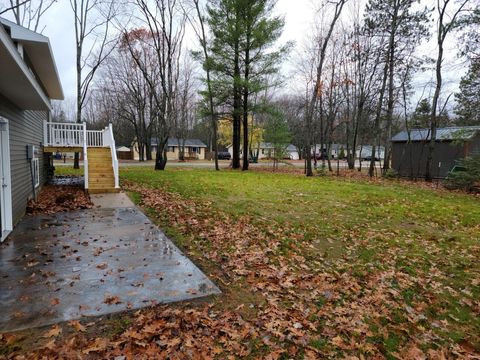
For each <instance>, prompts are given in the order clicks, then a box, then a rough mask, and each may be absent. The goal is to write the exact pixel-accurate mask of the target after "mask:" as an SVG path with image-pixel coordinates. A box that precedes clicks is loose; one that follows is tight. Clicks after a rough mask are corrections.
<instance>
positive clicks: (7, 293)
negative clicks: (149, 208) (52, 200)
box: [0, 193, 220, 332]
mask: <svg viewBox="0 0 480 360" xmlns="http://www.w3.org/2000/svg"><path fill="white" fill-rule="evenodd" d="M92 200H93V202H94V203H95V205H96V206H97V208H95V209H90V210H82V211H75V212H70V213H59V214H56V215H53V216H49V215H45V216H34V217H25V218H24V219H23V220H22V221H21V222H20V224H19V225H17V226H16V228H15V230H14V231H13V233H12V234H11V236H10V237H9V239H7V241H6V242H5V243H4V244H2V245H0V304H1V311H0V332H4V331H14V330H20V329H25V328H31V327H38V326H44V325H49V324H53V323H57V322H61V321H65V320H71V319H78V318H81V317H83V316H97V315H104V314H109V313H113V312H118V311H123V310H128V309H138V308H142V307H145V306H150V305H154V304H159V303H168V302H173V301H182V300H188V299H194V298H198V297H202V296H206V295H210V294H218V293H220V291H219V289H218V288H217V287H216V286H215V285H214V284H213V283H212V282H211V281H210V280H209V279H208V278H207V277H206V276H205V275H204V274H203V273H202V272H201V271H200V270H199V269H198V268H197V267H196V266H195V265H194V264H193V263H192V262H191V261H190V260H189V259H188V258H187V257H185V255H183V254H182V253H181V252H180V251H179V250H178V249H177V248H176V247H175V245H173V243H172V242H171V241H170V240H169V239H168V238H167V237H166V236H165V235H164V234H163V232H162V231H161V230H160V229H159V228H157V227H156V226H155V225H154V224H152V223H151V221H150V220H149V219H148V218H147V217H146V216H145V215H144V214H143V213H142V212H141V211H140V210H139V209H138V208H136V207H135V206H134V205H133V204H132V202H131V201H130V199H128V197H127V196H126V195H125V194H122V193H120V194H101V195H95V196H92Z"/></svg>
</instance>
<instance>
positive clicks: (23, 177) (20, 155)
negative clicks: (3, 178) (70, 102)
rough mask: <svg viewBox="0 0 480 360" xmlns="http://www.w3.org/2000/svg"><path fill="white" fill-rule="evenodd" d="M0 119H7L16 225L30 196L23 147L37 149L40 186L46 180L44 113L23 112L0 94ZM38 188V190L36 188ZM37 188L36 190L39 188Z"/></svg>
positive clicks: (28, 172) (29, 175)
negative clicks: (43, 145) (29, 146)
mask: <svg viewBox="0 0 480 360" xmlns="http://www.w3.org/2000/svg"><path fill="white" fill-rule="evenodd" d="M0 116H2V117H4V118H5V119H7V120H8V123H9V132H10V139H9V140H10V167H11V177H12V213H13V223H14V224H16V223H17V222H18V221H20V219H21V218H22V217H23V215H24V214H25V209H26V206H27V202H28V200H29V199H31V198H32V197H33V194H32V192H33V191H32V187H33V186H32V174H31V165H30V162H29V161H28V160H27V145H29V144H31V145H36V146H38V147H39V175H40V187H41V185H43V184H44V182H45V180H46V170H45V167H46V166H47V161H46V159H45V158H44V154H43V149H42V146H41V145H42V142H43V120H46V119H47V116H48V113H47V111H23V110H20V109H18V108H17V107H16V106H15V105H13V104H12V103H11V102H10V101H8V99H6V98H5V97H3V96H2V95H0ZM40 187H39V188H40ZM39 188H37V190H38V189H39Z"/></svg>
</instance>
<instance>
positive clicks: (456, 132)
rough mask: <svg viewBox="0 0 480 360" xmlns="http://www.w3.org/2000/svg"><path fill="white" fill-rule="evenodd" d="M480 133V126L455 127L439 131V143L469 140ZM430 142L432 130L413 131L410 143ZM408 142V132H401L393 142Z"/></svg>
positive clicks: (411, 131)
mask: <svg viewBox="0 0 480 360" xmlns="http://www.w3.org/2000/svg"><path fill="white" fill-rule="evenodd" d="M479 132H480V126H454V127H445V128H438V129H437V140H438V141H451V140H468V139H471V138H473V137H474V136H475V135H476V134H477V133H479ZM426 140H430V129H411V130H410V141H426ZM405 141H408V132H407V131H406V130H404V131H402V132H399V133H398V134H397V135H395V136H394V137H393V138H392V142H405Z"/></svg>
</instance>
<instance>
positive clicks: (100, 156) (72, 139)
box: [43, 121, 120, 194]
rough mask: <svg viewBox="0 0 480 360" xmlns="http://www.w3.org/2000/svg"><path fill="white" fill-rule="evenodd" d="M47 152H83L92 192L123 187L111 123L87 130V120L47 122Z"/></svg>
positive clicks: (87, 181) (86, 187)
mask: <svg viewBox="0 0 480 360" xmlns="http://www.w3.org/2000/svg"><path fill="white" fill-rule="evenodd" d="M43 131H44V148H43V151H44V152H51V153H56V152H59V151H60V152H81V153H82V154H83V167H84V178H85V189H86V190H87V191H88V192H89V193H92V194H98V193H108V192H118V191H120V185H119V177H118V159H117V152H116V147H115V139H114V137H113V128H112V124H109V126H107V127H105V129H103V130H87V124H86V123H82V124H77V123H53V122H47V121H45V122H44V128H43Z"/></svg>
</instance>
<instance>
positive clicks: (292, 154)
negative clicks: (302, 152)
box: [227, 142, 299, 160]
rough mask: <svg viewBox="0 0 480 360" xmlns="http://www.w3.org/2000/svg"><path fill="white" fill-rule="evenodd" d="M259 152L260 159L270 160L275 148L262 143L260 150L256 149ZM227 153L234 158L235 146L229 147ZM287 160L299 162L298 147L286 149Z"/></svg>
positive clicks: (290, 145)
mask: <svg viewBox="0 0 480 360" xmlns="http://www.w3.org/2000/svg"><path fill="white" fill-rule="evenodd" d="M257 150H258V159H259V160H262V159H270V158H272V157H273V155H274V154H273V153H274V146H273V144H271V143H264V142H262V143H260V144H259V146H258V149H254V152H255V153H256V151H257ZM227 151H228V152H229V153H230V155H231V156H233V146H232V145H229V146H228V147H227ZM240 153H242V149H240ZM286 158H288V159H290V160H298V159H299V156H298V150H297V148H296V146H294V145H292V144H289V145H288V146H287V148H286Z"/></svg>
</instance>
